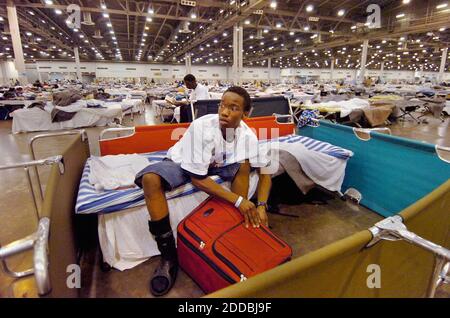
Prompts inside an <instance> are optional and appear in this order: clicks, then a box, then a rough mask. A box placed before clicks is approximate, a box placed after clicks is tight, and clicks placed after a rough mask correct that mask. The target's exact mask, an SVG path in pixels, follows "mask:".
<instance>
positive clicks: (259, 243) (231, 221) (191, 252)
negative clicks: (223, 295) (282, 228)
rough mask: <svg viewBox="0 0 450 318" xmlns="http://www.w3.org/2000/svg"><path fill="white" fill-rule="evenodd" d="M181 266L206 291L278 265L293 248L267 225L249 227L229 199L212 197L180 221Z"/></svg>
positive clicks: (288, 255) (286, 258) (178, 244)
mask: <svg viewBox="0 0 450 318" xmlns="http://www.w3.org/2000/svg"><path fill="white" fill-rule="evenodd" d="M177 230H178V235H177V252H178V261H179V264H180V267H181V268H182V269H183V270H184V271H185V272H186V273H187V274H188V275H189V276H190V277H191V278H192V279H193V280H194V281H195V282H197V284H198V285H199V286H200V287H201V288H202V289H203V291H204V292H206V293H211V292H214V291H216V290H218V289H221V288H224V287H227V286H229V285H231V284H234V283H236V282H240V281H243V280H246V279H247V278H248V277H251V276H254V275H256V274H258V273H261V272H264V271H266V270H268V269H271V268H273V267H276V266H277V265H280V264H282V263H284V262H286V261H288V260H290V258H291V256H292V249H291V248H290V246H289V245H287V244H286V243H285V242H284V241H282V240H281V239H279V238H278V237H276V236H275V235H274V234H273V233H272V232H271V231H270V230H269V229H268V228H267V227H265V226H261V227H259V228H253V227H250V226H249V227H248V228H246V227H245V224H244V217H243V216H242V214H241V213H240V211H239V210H238V209H236V208H235V207H234V206H233V205H232V204H229V203H228V202H225V201H222V200H219V199H215V198H209V199H207V200H205V201H204V202H203V203H202V204H201V205H200V206H199V207H197V208H196V209H195V210H194V211H192V212H191V213H190V214H189V215H188V216H187V217H186V218H185V219H184V220H183V221H181V222H180V224H179V225H178V228H177Z"/></svg>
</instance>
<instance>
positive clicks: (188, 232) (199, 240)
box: [183, 222, 206, 250]
mask: <svg viewBox="0 0 450 318" xmlns="http://www.w3.org/2000/svg"><path fill="white" fill-rule="evenodd" d="M183 229H184V230H185V231H186V233H187V234H189V236H190V237H192V238H193V239H194V240H195V241H196V242H197V243H198V244H199V246H198V247H199V248H200V249H201V250H202V249H204V248H205V246H206V244H205V242H203V241H202V239H201V238H200V237H199V236H198V235H197V234H195V233H194V232H192V231H191V230H190V229H189V228H188V227H187V226H186V222H185V223H183Z"/></svg>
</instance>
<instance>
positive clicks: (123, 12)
mask: <svg viewBox="0 0 450 318" xmlns="http://www.w3.org/2000/svg"><path fill="white" fill-rule="evenodd" d="M16 7H26V8H40V9H42V8H44V9H60V10H65V9H66V8H67V6H64V5H58V4H53V5H46V4H42V3H30V4H24V3H17V4H16ZM80 9H81V11H82V12H94V13H108V14H110V15H111V14H117V15H129V16H137V17H148V16H150V15H149V14H148V13H146V12H137V11H130V10H129V9H128V10H116V9H109V8H108V9H105V10H103V9H101V8H91V7H81V8H80ZM151 17H152V18H156V19H168V20H177V21H190V22H196V23H208V24H212V23H214V21H209V20H207V19H200V18H196V19H192V18H191V17H180V16H173V15H164V14H158V13H156V12H155V13H154V14H152V15H151Z"/></svg>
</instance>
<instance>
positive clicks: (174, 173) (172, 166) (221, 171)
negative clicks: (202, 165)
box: [134, 159, 240, 191]
mask: <svg viewBox="0 0 450 318" xmlns="http://www.w3.org/2000/svg"><path fill="white" fill-rule="evenodd" d="M239 168H240V164H239V163H234V164H231V165H227V166H225V167H214V168H210V169H209V170H208V176H214V175H217V176H219V177H220V178H221V179H222V180H224V181H232V180H233V179H234V177H235V176H236V173H237V172H238V171H239ZM147 173H154V174H157V175H158V176H160V177H161V179H162V180H163V186H164V190H165V191H172V190H174V189H176V188H178V187H180V186H182V185H184V184H186V183H189V182H191V175H190V174H189V173H188V172H186V171H185V170H183V169H182V168H181V165H180V164H178V163H175V162H173V161H172V160H170V159H165V160H163V161H161V162H158V163H155V164H152V165H149V166H147V167H146V168H144V169H143V170H142V171H140V172H139V173H138V174H137V175H136V177H135V180H134V183H135V184H136V185H137V186H138V187H140V188H142V177H143V176H144V175H145V174H147Z"/></svg>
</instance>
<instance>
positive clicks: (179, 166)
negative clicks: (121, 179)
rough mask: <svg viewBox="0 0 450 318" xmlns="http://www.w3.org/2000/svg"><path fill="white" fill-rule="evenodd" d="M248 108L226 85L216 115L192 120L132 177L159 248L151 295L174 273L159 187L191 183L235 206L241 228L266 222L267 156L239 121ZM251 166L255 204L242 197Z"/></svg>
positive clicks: (241, 93) (245, 98)
mask: <svg viewBox="0 0 450 318" xmlns="http://www.w3.org/2000/svg"><path fill="white" fill-rule="evenodd" d="M250 108H251V100H250V96H249V94H248V93H247V91H246V90H245V89H243V88H241V87H230V88H229V89H228V90H227V91H226V92H225V93H224V94H223V97H222V101H221V103H220V105H219V111H218V114H210V115H206V116H203V117H201V118H198V119H196V120H194V121H193V122H192V123H191V125H190V126H189V128H188V129H187V131H186V132H185V134H184V136H183V137H182V138H181V139H180V140H179V141H178V142H177V143H176V144H175V145H174V146H173V147H172V148H170V149H169V151H168V153H167V158H166V159H165V160H163V161H162V162H159V163H156V164H153V165H149V166H148V167H146V168H145V169H143V170H142V171H140V172H139V173H138V174H137V175H136V179H135V183H136V185H138V186H139V187H141V188H143V190H144V195H145V202H146V205H147V209H148V212H149V215H150V221H149V223H148V224H149V230H150V233H151V234H153V236H154V237H155V240H156V243H157V245H158V249H159V251H160V252H161V262H160V264H159V266H158V267H157V269H156V270H155V272H154V274H153V277H152V278H151V280H150V290H151V292H152V294H153V295H155V296H161V295H164V294H166V293H167V292H168V291H169V290H170V289H171V288H172V286H173V284H174V282H175V279H176V275H177V271H178V260H177V251H176V247H175V240H174V236H173V232H172V227H171V225H170V218H169V209H168V205H167V200H166V196H165V191H170V190H172V189H175V188H177V187H179V186H181V185H183V184H186V183H188V182H192V184H193V185H194V186H195V187H197V188H198V189H200V190H202V191H204V192H206V193H207V194H209V195H212V196H216V197H219V198H221V199H223V200H225V201H228V202H230V203H232V204H233V205H235V206H236V207H237V208H238V209H239V210H240V212H241V213H242V214H243V216H244V219H245V225H246V226H253V227H259V226H260V224H264V225H266V226H267V225H268V219H267V214H266V206H267V205H266V202H267V199H268V197H269V192H270V187H271V176H270V174H269V173H270V170H269V168H268V166H269V163H270V159H269V156H268V152H267V151H262V150H260V148H259V147H258V139H257V137H256V135H255V134H254V132H253V131H252V130H251V129H250V128H249V127H248V126H247V124H245V123H244V122H243V121H242V119H244V118H245V117H246V116H247V115H248V113H249V111H250ZM252 168H254V169H255V168H256V169H257V170H258V173H259V183H258V188H257V197H258V204H257V205H256V206H255V204H253V203H252V202H251V201H249V200H248V197H247V196H248V191H249V183H250V171H251V169H252ZM211 175H218V176H220V177H221V178H222V179H223V180H224V181H231V191H229V190H227V189H225V188H224V187H222V186H221V185H219V184H217V183H216V182H215V181H214V180H213V179H211V178H210V177H209V176H211Z"/></svg>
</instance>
